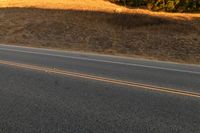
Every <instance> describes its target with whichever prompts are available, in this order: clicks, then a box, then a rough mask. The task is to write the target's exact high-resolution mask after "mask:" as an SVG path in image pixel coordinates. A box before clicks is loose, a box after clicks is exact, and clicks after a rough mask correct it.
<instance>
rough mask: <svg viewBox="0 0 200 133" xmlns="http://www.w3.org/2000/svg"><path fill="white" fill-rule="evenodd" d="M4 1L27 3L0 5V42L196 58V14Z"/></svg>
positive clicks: (75, 0)
mask: <svg viewBox="0 0 200 133" xmlns="http://www.w3.org/2000/svg"><path fill="white" fill-rule="evenodd" d="M3 1H4V2H3ZM3 1H2V0H0V3H1V4H0V5H1V6H2V7H7V6H8V7H26V8H1V9H0V42H1V43H9V44H21V45H28V46H35V47H51V48H58V49H67V50H79V51H90V52H98V53H107V54H121V55H126V56H139V57H144V58H154V59H159V60H170V61H178V62H187V63H196V64H200V15H199V14H170V13H154V12H150V11H147V10H144V9H126V8H123V7H119V6H116V5H113V4H111V3H108V2H105V1H102V0H60V1H55V0H54V1H53V0H46V1H45V2H44V1H42V2H41V1H39V0H32V1H31V2H29V1H28V0H16V1H15V0H3ZM85 1H88V3H87V4H86V3H85ZM95 1H98V2H97V3H98V4H96V2H95ZM27 7H29V8H27ZM30 7H39V8H45V9H36V8H30ZM47 8H49V9H47ZM55 9H56V10H55ZM60 9H62V10H60ZM117 12H118V13H117ZM119 12H121V13H119Z"/></svg>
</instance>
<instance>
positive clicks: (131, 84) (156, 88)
mask: <svg viewBox="0 0 200 133" xmlns="http://www.w3.org/2000/svg"><path fill="white" fill-rule="evenodd" d="M0 64H3V65H9V66H14V67H18V68H25V69H30V70H36V71H42V72H48V73H54V74H59V75H64V76H72V77H78V78H84V79H90V80H96V81H101V82H107V83H112V84H117V85H124V86H129V87H136V88H140V89H146V90H151V91H157V92H164V93H171V94H177V95H182V96H189V97H194V98H200V93H196V92H190V91H184V90H180V89H171V88H166V87H159V86H154V85H148V84H142V83H135V82H129V81H124V80H117V79H111V78H105V77H100V76H93V75H89V74H83V73H76V72H70V71H65V70H60V69H54V68H49V67H42V66H36V65H28V64H22V63H15V62H11V61H4V60H0Z"/></svg>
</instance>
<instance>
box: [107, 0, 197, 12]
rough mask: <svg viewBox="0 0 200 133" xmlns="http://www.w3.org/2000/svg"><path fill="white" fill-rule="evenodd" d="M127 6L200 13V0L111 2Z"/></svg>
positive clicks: (124, 0) (127, 0) (129, 0)
mask: <svg viewBox="0 0 200 133" xmlns="http://www.w3.org/2000/svg"><path fill="white" fill-rule="evenodd" d="M110 1H111V2H115V3H118V4H123V5H125V6H135V7H139V6H143V5H146V6H147V7H148V9H150V10H153V11H168V12H194V11H200V0H110Z"/></svg>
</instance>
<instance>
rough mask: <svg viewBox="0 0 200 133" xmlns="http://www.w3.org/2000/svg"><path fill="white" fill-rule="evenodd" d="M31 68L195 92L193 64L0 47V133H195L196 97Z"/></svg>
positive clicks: (199, 106)
mask: <svg viewBox="0 0 200 133" xmlns="http://www.w3.org/2000/svg"><path fill="white" fill-rule="evenodd" d="M2 61H8V62H10V64H11V63H18V64H21V66H15V65H10V64H9V63H7V64H6V63H2ZM23 64H28V65H29V67H30V68H24V67H23ZM31 66H32V67H31ZM34 66H38V67H39V68H38V69H40V68H47V69H48V68H52V70H54V69H55V71H56V70H62V72H65V71H66V72H73V73H81V74H87V75H92V76H96V77H103V78H108V79H113V80H120V81H126V82H129V83H130V82H131V83H138V84H145V85H153V86H157V87H166V88H169V89H170V88H172V89H173V90H181V91H187V92H191V93H197V94H199V93H200V66H197V65H186V64H174V63H168V62H158V61H149V60H142V59H129V58H121V57H113V56H101V55H95V54H83V53H75V52H61V51H52V50H45V49H35V48H25V47H16V46H8V45H0V133H62V132H63V133H66V132H67V133H68V132H69V133H76V132H77V133H90V132H91V133H93V132H95V133H98V132H99V133H104V132H105V133H112V132H113V133H118V132H119V133H200V115H199V114H200V98H198V97H195V96H192V95H188V96H187V95H182V94H176V91H172V92H169V93H168V92H163V91H162V89H161V90H160V91H154V90H148V89H145V87H144V88H143V87H141V86H139V87H136V86H135V87H133V86H130V85H128V84H127V85H125V84H120V83H109V82H107V81H103V80H102V81H100V80H95V78H96V77H95V78H93V79H88V78H84V77H81V76H73V75H72V76H70V75H63V74H58V73H57V74H56V73H55V72H45V71H43V70H41V71H40V70H35V69H33V68H34ZM173 92H174V93H173Z"/></svg>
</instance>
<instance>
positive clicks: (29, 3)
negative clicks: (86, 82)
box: [0, 0, 200, 19]
mask: <svg viewBox="0 0 200 133" xmlns="http://www.w3.org/2000/svg"><path fill="white" fill-rule="evenodd" d="M0 7H36V8H48V9H73V10H90V11H91V10H92V11H104V12H123V13H137V14H147V15H153V16H163V17H171V18H176V19H192V18H193V17H200V14H182V13H164V12H159V13H158V12H151V11H149V10H146V9H129V8H125V7H122V6H118V5H115V4H112V3H110V2H107V1H105V0H0Z"/></svg>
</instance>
